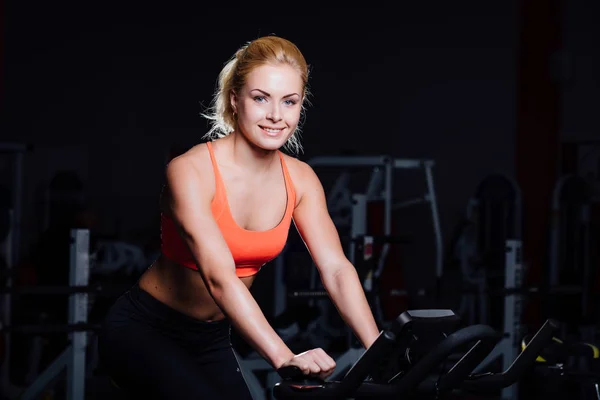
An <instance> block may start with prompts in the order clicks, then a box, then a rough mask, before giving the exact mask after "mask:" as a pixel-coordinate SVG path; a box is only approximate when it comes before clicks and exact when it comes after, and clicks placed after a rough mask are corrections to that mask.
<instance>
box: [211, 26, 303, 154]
mask: <svg viewBox="0 0 600 400" xmlns="http://www.w3.org/2000/svg"><path fill="white" fill-rule="evenodd" d="M264 64H274V65H278V64H287V65H289V66H291V67H292V68H294V69H296V70H297V71H298V72H299V73H300V76H301V78H302V84H303V88H302V90H303V93H302V107H301V122H302V119H303V117H304V111H305V104H306V103H307V102H308V96H309V90H308V74H309V68H308V65H307V64H306V60H305V59H304V56H303V55H302V53H301V52H300V50H299V49H298V47H296V45H295V44H293V43H292V42H290V41H289V40H286V39H283V38H280V37H277V36H264V37H261V38H258V39H255V40H253V41H251V42H249V43H247V44H246V45H244V46H242V47H241V48H240V49H238V50H237V51H236V53H235V55H234V56H233V57H232V58H231V59H230V60H229V61H227V63H226V64H225V66H224V67H223V69H222V70H221V72H220V73H219V79H218V82H217V90H216V91H215V94H214V97H213V100H212V104H211V106H210V107H209V110H208V112H207V113H203V114H202V116H204V117H205V118H207V119H208V120H209V121H210V125H211V127H210V129H209V131H208V132H207V133H206V134H205V135H204V138H206V139H209V140H213V139H217V138H221V137H224V136H227V135H229V134H230V133H231V132H232V131H233V130H234V129H235V124H236V123H235V117H234V113H233V107H232V106H231V102H230V99H229V96H230V93H232V92H233V93H237V92H238V91H239V90H240V89H241V88H242V87H243V86H244V84H245V83H246V77H247V76H248V74H249V73H250V72H252V71H253V70H254V69H255V68H256V67H259V66H261V65H264ZM301 122H300V123H299V124H298V127H297V128H296V130H295V131H294V133H293V134H292V136H290V138H289V139H288V140H287V142H286V143H285V145H284V146H283V147H284V149H286V150H288V151H290V152H292V153H294V154H298V153H300V152H301V151H302V145H301V143H300V140H299V135H300V126H301V125H302V123H301Z"/></svg>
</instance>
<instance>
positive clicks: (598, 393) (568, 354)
mask: <svg viewBox="0 0 600 400" xmlns="http://www.w3.org/2000/svg"><path fill="white" fill-rule="evenodd" d="M530 342H531V336H530V335H527V336H525V337H524V338H523V340H522V341H521V345H522V346H523V347H525V346H527V345H528V344H529V343H530ZM599 363H600V349H599V348H598V347H597V346H595V345H594V344H592V343H585V342H572V341H563V340H561V339H559V338H557V337H553V338H552V342H551V344H550V345H549V346H548V347H546V348H545V349H544V350H543V351H542V352H541V353H540V355H539V357H537V359H536V362H535V369H534V374H533V376H532V379H530V380H531V382H530V383H529V385H527V387H526V389H525V391H526V393H525V395H526V397H527V398H528V399H540V400H541V399H546V398H548V397H553V398H567V397H570V398H575V399H578V400H600V390H599V386H600V368H599V367H600V365H599Z"/></svg>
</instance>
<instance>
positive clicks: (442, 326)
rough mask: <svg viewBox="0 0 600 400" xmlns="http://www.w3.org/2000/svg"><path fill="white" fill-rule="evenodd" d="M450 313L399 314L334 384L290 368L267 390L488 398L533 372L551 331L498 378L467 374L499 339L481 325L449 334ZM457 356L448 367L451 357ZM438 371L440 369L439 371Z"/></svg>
mask: <svg viewBox="0 0 600 400" xmlns="http://www.w3.org/2000/svg"><path fill="white" fill-rule="evenodd" d="M458 322H459V320H458V318H457V317H456V315H455V314H454V313H453V312H452V311H451V310H414V311H405V312H403V313H402V314H400V315H399V316H398V318H397V319H396V320H395V321H394V323H393V324H392V325H391V327H390V328H389V329H386V330H382V331H381V332H380V334H379V336H378V338H377V340H376V341H375V342H374V343H373V345H372V346H371V347H370V348H369V349H367V350H366V351H365V352H364V353H363V354H362V355H361V357H360V358H359V360H358V361H356V362H355V363H354V364H353V365H352V367H351V368H350V370H349V371H348V372H347V373H346V374H345V375H344V377H343V378H342V379H341V380H339V381H336V380H331V381H323V380H319V379H315V378H311V377H309V376H305V375H303V374H302V372H301V371H300V370H299V369H298V368H295V367H291V368H290V367H286V368H281V369H280V370H278V373H279V374H280V376H281V378H282V380H281V381H280V382H279V383H277V384H276V385H275V386H274V387H273V395H274V397H275V398H276V399H279V400H293V399H294V400H295V399H306V398H330V399H334V398H335V399H345V398H353V399H360V398H378V399H380V398H381V399H384V398H389V399H398V398H402V399H404V398H413V397H411V396H414V398H419V399H422V398H428V397H431V398H439V397H440V396H441V395H443V394H448V393H450V392H453V391H457V390H460V391H463V392H465V393H493V392H494V391H497V390H499V389H501V388H503V387H507V386H510V385H513V384H514V383H515V382H516V381H518V380H519V379H520V378H521V377H523V375H524V374H525V373H526V372H527V371H528V370H529V369H531V368H532V367H533V364H534V362H535V359H536V357H537V356H538V354H540V352H541V351H542V349H543V348H544V347H545V346H547V345H548V344H549V343H550V341H551V339H552V335H553V332H554V331H555V330H556V328H557V324H556V322H555V321H552V320H548V321H546V323H545V324H544V325H543V326H542V327H541V328H540V329H539V330H538V332H537V333H536V334H535V336H534V337H533V338H532V340H531V341H530V342H529V343H528V345H527V346H526V347H525V348H524V350H523V351H522V352H521V353H520V354H519V355H518V356H517V357H516V358H515V359H514V362H513V363H512V364H511V365H510V366H509V367H508V368H507V369H506V370H504V371H503V372H501V373H491V372H486V373H482V374H473V373H472V371H473V369H474V368H475V367H476V366H477V365H478V364H479V363H480V362H481V361H482V359H483V358H484V357H485V356H486V354H488V353H489V352H490V351H491V350H492V349H493V348H494V346H495V344H496V343H497V342H498V340H499V338H500V337H501V335H500V334H499V333H498V332H497V331H495V330H494V329H492V328H491V327H489V326H486V325H472V326H467V327H463V328H461V329H458V330H455V328H456V327H457V325H458ZM457 353H458V354H459V358H458V361H456V362H454V363H453V364H452V365H451V366H450V367H449V368H448V364H451V363H452V362H451V361H450V358H451V356H453V355H455V354H457ZM440 368H441V369H440Z"/></svg>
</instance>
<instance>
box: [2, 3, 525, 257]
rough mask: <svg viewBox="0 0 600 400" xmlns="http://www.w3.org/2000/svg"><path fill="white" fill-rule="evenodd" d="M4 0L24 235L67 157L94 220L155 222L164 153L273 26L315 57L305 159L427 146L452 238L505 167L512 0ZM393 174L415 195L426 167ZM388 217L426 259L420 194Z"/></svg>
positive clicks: (120, 228) (118, 226)
mask: <svg viewBox="0 0 600 400" xmlns="http://www.w3.org/2000/svg"><path fill="white" fill-rule="evenodd" d="M61 7H62V8H61ZM83 7H85V9H84V8H83ZM6 9H7V23H6V35H5V42H6V43H5V44H6V46H5V52H6V54H5V61H6V67H5V73H4V78H5V95H4V99H5V106H4V109H3V126H4V127H3V128H2V132H3V133H2V137H3V140H17V141H26V142H30V143H33V144H34V145H35V150H34V151H33V152H32V153H31V154H29V155H28V157H27V169H26V176H27V180H26V191H27V195H28V199H27V204H25V207H26V211H25V214H24V216H23V223H24V227H23V228H24V234H25V235H26V239H25V240H26V241H27V240H33V238H34V237H35V234H36V229H37V226H38V221H37V220H36V217H35V214H34V213H33V212H32V211H31V210H33V208H34V207H35V204H36V201H37V200H36V197H35V196H36V193H37V192H36V190H37V189H38V188H39V187H40V186H43V185H46V184H47V182H48V180H49V179H50V178H51V176H52V175H53V174H54V172H55V171H57V170H59V169H64V168H73V169H76V170H78V171H79V172H80V174H81V175H82V177H83V179H84V181H85V184H86V187H87V190H88V195H89V198H90V201H91V202H92V203H93V204H94V206H95V207H96V208H97V209H98V210H99V214H100V215H101V216H102V218H101V224H100V227H99V229H102V230H105V231H107V232H117V233H119V234H123V233H125V232H128V231H131V230H135V229H143V228H150V229H154V227H155V226H156V224H157V222H158V221H157V214H156V213H157V200H158V194H159V190H160V187H161V184H162V178H163V177H162V172H163V168H164V163H165V157H166V153H167V152H168V151H169V148H171V147H172V146H189V145H192V144H194V143H197V142H198V141H199V140H200V138H201V136H202V135H203V133H204V132H205V130H206V123H205V121H204V120H203V119H202V118H201V117H200V116H199V113H200V112H201V111H202V105H208V104H209V102H210V100H211V95H212V92H213V90H214V87H215V80H216V77H217V74H218V72H219V70H220V68H221V67H222V65H223V63H224V62H225V61H226V59H227V58H228V57H230V56H231V55H232V54H233V52H234V51H235V50H236V49H237V47H238V46H240V45H241V44H243V43H244V42H245V41H247V40H251V39H253V38H255V37H257V36H260V35H264V34H268V33H275V34H279V35H282V36H285V37H287V38H289V39H291V40H293V41H294V42H296V43H297V44H298V46H299V47H300V48H301V50H302V51H303V52H304V54H305V56H306V58H307V60H308V61H309V63H310V64H311V66H312V80H311V88H312V93H313V98H312V103H313V106H312V107H310V108H309V109H308V110H307V121H306V124H305V126H304V134H303V138H304V140H303V143H304V146H305V150H306V151H305V154H304V155H302V158H303V159H309V158H310V157H313V156H316V155H322V154H335V153H339V152H340V151H342V150H354V151H356V152H359V153H361V154H384V153H387V154H391V155H393V156H395V157H401V158H429V159H433V160H435V161H436V163H437V165H436V169H435V180H436V185H437V186H436V187H437V191H438V200H439V202H440V213H441V218H442V224H443V225H442V226H443V230H444V236H445V239H446V240H447V239H448V234H449V232H450V231H451V230H452V228H453V226H454V225H455V224H456V222H457V220H458V218H459V216H460V213H461V212H462V210H463V209H464V207H465V205H466V201H467V198H468V197H469V196H470V195H471V193H472V191H473V190H474V187H475V185H476V184H477V182H478V181H479V180H480V179H481V178H482V177H483V176H485V175H487V174H489V173H492V172H501V173H505V174H508V175H511V176H512V175H513V174H514V134H515V46H516V37H517V34H516V21H517V16H516V7H515V5H514V4H512V2H506V1H487V2H476V1H465V2H459V3H455V2H453V3H449V2H443V1H438V2H419V3H418V4H410V5H403V6H401V7H400V9H398V10H391V9H321V10H319V11H313V12H310V11H299V12H298V13H297V14H293V15H292V14H291V13H289V12H286V13H284V12H281V13H274V12H271V13H267V14H259V13H257V12H248V11H247V10H237V11H236V12H235V16H234V17H233V18H230V17H231V14H232V12H231V11H227V12H226V11H225V10H219V9H197V10H175V9H174V8H173V9H155V10H148V9H135V10H134V9H131V10H127V9H110V10H109V9H96V8H93V7H92V6H89V5H86V6H84V5H81V4H79V5H71V6H69V7H66V6H64V7H63V6H57V5H56V4H47V3H41V2H40V3H39V4H34V5H32V4H31V3H30V2H28V3H17V2H14V3H13V4H11V5H7V7H6ZM398 175H399V176H398V178H397V180H396V182H395V188H396V195H397V197H398V198H399V199H403V198H406V197H412V196H415V195H421V194H422V191H423V189H424V185H423V182H424V181H423V176H422V175H421V174H417V173H401V174H398ZM397 220H398V223H399V226H400V227H401V228H402V230H403V231H406V232H410V233H414V234H416V235H417V236H419V238H421V237H422V239H420V240H419V241H418V242H417V244H416V245H415V247H414V251H415V254H416V256H415V257H416V258H415V260H417V261H415V263H419V264H427V263H430V262H432V259H431V255H432V252H431V250H430V249H431V246H432V244H433V239H432V237H430V236H429V235H430V219H429V214H428V213H427V209H426V208H422V209H419V210H417V209H415V210H414V211H412V210H411V211H410V212H403V213H398V215H397ZM151 232H155V233H156V234H158V231H151Z"/></svg>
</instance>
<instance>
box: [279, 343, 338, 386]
mask: <svg viewBox="0 0 600 400" xmlns="http://www.w3.org/2000/svg"><path fill="white" fill-rule="evenodd" d="M290 366H294V367H298V368H299V369H300V370H301V371H302V373H303V374H304V375H312V376H318V377H319V378H321V379H326V378H327V377H329V376H330V375H331V374H333V371H334V370H335V361H334V359H333V358H331V357H330V356H329V355H328V354H327V353H325V351H324V350H323V349H321V348H316V349H312V350H308V351H305V352H304V353H300V354H296V355H295V356H294V357H292V358H291V359H290V360H288V361H286V362H285V363H283V365H281V367H290Z"/></svg>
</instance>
